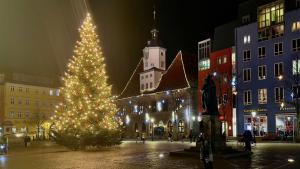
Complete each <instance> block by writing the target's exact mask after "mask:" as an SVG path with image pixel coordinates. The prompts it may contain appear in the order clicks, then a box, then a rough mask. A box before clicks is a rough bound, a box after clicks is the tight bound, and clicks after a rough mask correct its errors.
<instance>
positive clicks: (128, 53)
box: [90, 0, 237, 92]
mask: <svg viewBox="0 0 300 169" xmlns="http://www.w3.org/2000/svg"><path fill="white" fill-rule="evenodd" d="M90 2H91V3H90V7H91V9H92V11H93V15H94V19H95V20H96V23H97V25H98V31H99V34H100V37H101V42H102V47H103V49H104V54H105V55H106V57H107V58H106V61H107V69H108V72H109V74H111V77H110V80H111V82H112V83H113V86H114V89H115V91H118V92H121V90H122V89H123V87H124V86H125V84H126V83H127V80H128V79H129V77H130V75H131V73H132V71H133V70H134V68H135V66H136V64H137V63H138V61H139V59H140V58H141V57H142V49H143V48H144V46H145V43H146V41H147V40H148V39H149V38H150V30H151V28H152V25H153V21H152V16H153V15H152V11H153V4H155V6H156V10H157V28H158V29H159V31H160V33H159V35H160V39H161V41H162V42H163V45H164V47H166V48H167V60H168V61H169V62H170V61H171V60H172V59H173V58H174V57H175V55H176V53H177V52H178V51H179V50H183V51H186V52H190V53H194V54H196V53H197V42H198V41H200V40H203V39H204V38H207V37H209V35H210V34H212V32H213V28H214V27H215V26H218V25H220V24H223V23H226V22H227V21H230V20H231V19H234V18H235V16H236V13H237V1H236V0H226V1H222V0H220V1H219V0H218V1H217V0H216V1H212V0H197V1H187V0H160V1H153V0H152V1H151V0H126V1H122V0H110V1H104V0H91V1H90Z"/></svg>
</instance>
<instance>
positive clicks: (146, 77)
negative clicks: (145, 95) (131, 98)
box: [140, 46, 166, 92]
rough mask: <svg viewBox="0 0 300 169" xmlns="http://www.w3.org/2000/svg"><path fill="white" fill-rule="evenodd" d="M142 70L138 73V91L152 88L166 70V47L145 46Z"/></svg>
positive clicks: (156, 84)
mask: <svg viewBox="0 0 300 169" xmlns="http://www.w3.org/2000/svg"><path fill="white" fill-rule="evenodd" d="M143 70H144V72H141V73H140V91H141V92H144V91H152V90H154V89H155V88H156V87H157V86H158V84H159V81H160V79H161V76H162V74H163V71H165V70H166V49H165V48H162V47H159V46H154V47H152V46H151V47H150V46H147V47H145V48H144V49H143Z"/></svg>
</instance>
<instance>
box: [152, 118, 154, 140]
mask: <svg viewBox="0 0 300 169" xmlns="http://www.w3.org/2000/svg"><path fill="white" fill-rule="evenodd" d="M151 124H152V134H151V139H152V141H153V140H154V136H153V135H154V118H151Z"/></svg>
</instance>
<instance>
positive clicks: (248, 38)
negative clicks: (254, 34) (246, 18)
mask: <svg viewBox="0 0 300 169" xmlns="http://www.w3.org/2000/svg"><path fill="white" fill-rule="evenodd" d="M250 42H251V38H250V35H248V36H247V43H250Z"/></svg>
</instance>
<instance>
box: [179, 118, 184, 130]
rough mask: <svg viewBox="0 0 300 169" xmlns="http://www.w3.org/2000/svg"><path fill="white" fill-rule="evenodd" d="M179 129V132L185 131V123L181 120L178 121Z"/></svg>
mask: <svg viewBox="0 0 300 169" xmlns="http://www.w3.org/2000/svg"><path fill="white" fill-rule="evenodd" d="M178 131H179V133H184V123H183V121H181V120H179V122H178Z"/></svg>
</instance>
